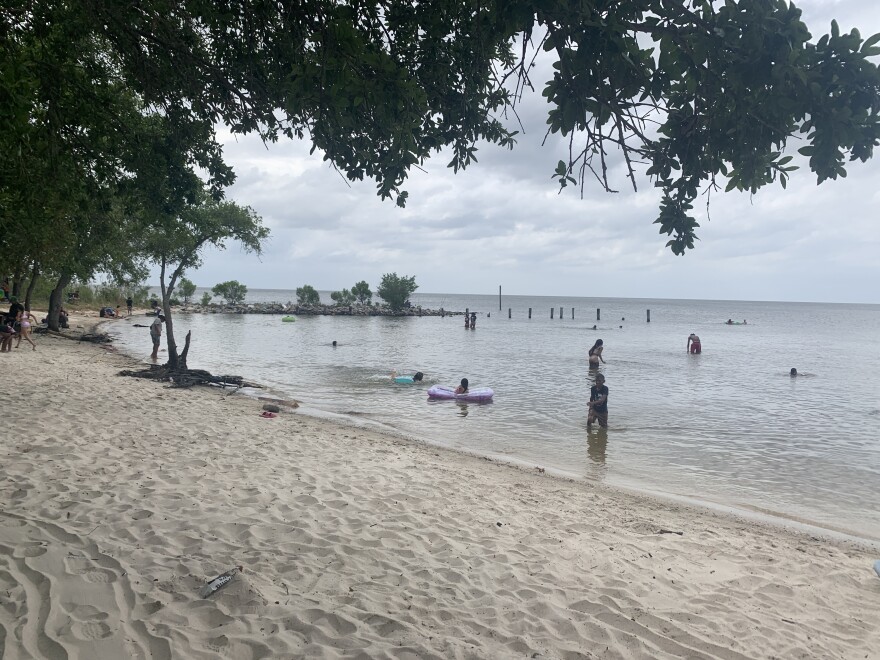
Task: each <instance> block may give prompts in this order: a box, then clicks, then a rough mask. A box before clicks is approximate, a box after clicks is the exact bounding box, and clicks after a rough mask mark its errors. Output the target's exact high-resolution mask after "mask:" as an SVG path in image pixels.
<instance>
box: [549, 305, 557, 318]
mask: <svg viewBox="0 0 880 660" xmlns="http://www.w3.org/2000/svg"><path fill="white" fill-rule="evenodd" d="M555 311H556V309H555V308H553V307H551V308H550V318H551V319H552V318H553V312H555Z"/></svg>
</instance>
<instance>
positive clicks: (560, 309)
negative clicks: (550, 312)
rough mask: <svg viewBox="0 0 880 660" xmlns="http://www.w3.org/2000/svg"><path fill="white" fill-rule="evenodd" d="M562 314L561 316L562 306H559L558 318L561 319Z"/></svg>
mask: <svg viewBox="0 0 880 660" xmlns="http://www.w3.org/2000/svg"><path fill="white" fill-rule="evenodd" d="M562 316H563V314H562V307H560V308H559V320H560V321H561V320H562Z"/></svg>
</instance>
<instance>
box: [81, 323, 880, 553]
mask: <svg viewBox="0 0 880 660" xmlns="http://www.w3.org/2000/svg"><path fill="white" fill-rule="evenodd" d="M149 312H150V310H149V309H146V308H145V309H143V310H141V309H136V310H135V311H134V314H133V316H132V317H137V316H140V315H142V313H143V314H147V316H149V315H150V314H149ZM209 313H210V312H209ZM227 313H232V312H227ZM447 314H450V313H449V312H447ZM123 318H125V317H123ZM113 321H114V319H103V318H101V319H95V322H94V323H93V324H92V326H91V327H90V329H89V330H87V331H92V332H94V331H95V330H99V329H100V328H101V327H102V326H104V325H109V324H111V323H112V322H113ZM165 350H166V349H164V348H163V349H162V351H163V352H164V351H165ZM116 352H117V353H118V354H119V355H125V356H126V357H129V358H131V359H132V360H134V361H135V364H137V365H140V366H142V367H143V366H145V365H148V364H150V363H149V362H145V361H143V360H138V359H137V358H136V357H135V356H133V355H129V354H126V353H124V352H121V351H116ZM160 359H161V354H160ZM256 382H257V383H260V379H259V377H258V378H257V380H256ZM264 387H265V388H266V389H261V390H257V389H254V390H253V391H249V390H250V389H252V388H243V389H242V390H241V392H240V393H241V394H242V395H244V396H247V397H250V398H253V399H255V400H256V399H257V398H258V397H259V396H260V395H261V394H268V395H269V396H275V395H277V396H278V397H279V398H285V399H294V400H296V401H297V402H298V403H299V404H300V408H299V409H298V411H297V412H298V414H300V415H304V416H309V417H311V418H313V419H316V420H322V421H327V422H329V423H332V424H338V425H341V426H345V427H349V428H352V429H362V430H368V431H372V432H375V433H380V434H383V435H388V436H390V437H393V438H395V439H398V440H403V441H407V442H414V443H418V444H421V445H424V446H426V447H428V448H432V447H435V448H440V449H443V450H444V451H450V452H453V453H454V454H459V455H462V456H467V457H471V458H474V459H481V460H490V461H493V462H495V463H496V464H498V465H504V466H509V467H511V468H513V469H517V470H525V471H527V472H528V471H535V470H542V471H543V473H545V474H546V475H547V476H552V477H554V478H558V479H563V480H569V481H573V482H576V483H586V484H592V485H595V486H601V487H603V488H609V489H611V490H612V491H620V492H624V493H630V494H632V495H636V496H645V497H650V498H653V499H657V500H660V501H665V502H668V503H684V504H687V505H689V506H695V507H698V508H701V509H705V510H709V511H715V512H721V513H725V514H728V515H732V516H736V517H739V518H742V519H743V520H745V521H748V522H750V523H751V522H757V523H762V524H765V525H769V526H771V527H782V528H784V529H789V530H795V531H800V532H802V533H807V534H812V535H820V536H827V537H829V538H834V539H839V540H844V541H850V542H853V543H857V544H862V545H863V546H865V547H866V548H871V549H874V550H876V551H878V552H880V537H874V536H870V535H867V534H864V533H860V532H859V531H858V530H856V529H852V528H849V527H846V526H831V525H829V524H826V523H822V522H818V521H815V520H811V519H809V518H806V517H804V516H799V515H797V514H794V513H787V512H785V511H777V510H771V509H762V508H760V507H758V506H755V505H749V504H748V503H742V502H728V501H720V500H713V499H709V498H706V497H703V496H697V495H689V494H683V493H676V492H670V491H664V490H658V489H656V488H651V487H649V486H646V485H640V484H637V483H622V482H620V481H617V482H614V481H612V482H608V481H596V480H594V479H591V478H590V477H589V476H584V475H579V474H577V473H574V472H571V471H567V470H565V469H563V468H557V467H552V466H539V465H536V464H535V463H534V462H530V461H526V460H525V459H517V458H515V457H511V456H507V455H503V454H497V453H491V452H480V451H478V450H470V449H464V448H457V447H450V446H448V445H446V444H443V443H442V442H434V441H432V440H431V439H430V438H429V437H422V436H418V435H414V434H412V433H409V432H407V431H405V430H402V429H399V428H396V427H394V426H390V425H388V424H385V423H383V422H381V421H376V420H373V419H370V418H365V417H361V416H358V415H355V414H347V413H337V412H332V411H327V410H324V409H321V408H318V407H315V406H314V405H312V404H310V403H309V402H303V401H302V400H300V399H299V398H298V397H299V396H300V395H299V394H297V393H296V392H294V391H292V390H284V389H278V388H272V387H268V386H264Z"/></svg>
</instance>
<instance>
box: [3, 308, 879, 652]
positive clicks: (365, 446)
mask: <svg viewBox="0 0 880 660" xmlns="http://www.w3.org/2000/svg"><path fill="white" fill-rule="evenodd" d="M72 325H75V324H73V323H72ZM37 341H38V349H37V351H36V352H31V351H27V352H24V351H22V350H19V351H18V352H17V353H15V352H14V353H12V354H10V355H8V356H7V357H5V358H3V359H5V360H6V365H7V368H8V369H10V370H14V371H15V373H23V372H26V373H28V377H27V378H24V379H20V381H18V380H17V383H16V385H15V387H14V388H11V390H10V392H9V404H8V405H9V409H10V410H14V411H15V414H14V415H12V416H11V418H10V424H9V427H8V430H7V434H6V438H5V440H4V442H3V449H4V454H5V456H4V460H3V461H2V463H0V490H2V494H3V498H4V501H5V502H7V506H5V507H4V510H3V512H2V513H0V532H2V533H0V538H2V542H0V566H2V568H3V570H4V575H5V577H4V591H3V598H4V600H3V604H4V607H3V608H0V649H2V650H4V651H8V655H9V657H11V658H14V657H44V656H46V655H53V654H57V655H62V654H63V653H67V654H69V655H72V656H79V657H90V658H96V659H98V660H100V659H102V658H107V659H108V660H109V659H110V658H120V657H150V656H151V655H152V656H153V657H174V658H190V657H192V658H195V657H204V656H205V655H206V654H208V655H211V654H223V655H229V656H232V657H292V656H297V657H300V656H308V657H340V656H356V655H369V656H370V657H377V656H381V657H427V658H433V657H436V658H447V657H532V656H533V655H534V654H539V655H540V656H541V657H546V658H562V657H590V656H591V655H592V656H603V657H612V658H617V657H639V658H641V657H645V658H647V657H652V658H677V657H682V656H690V657H708V658H752V657H770V656H776V657H802V656H803V657H828V658H851V657H870V656H871V655H872V654H876V653H877V651H878V649H880V624H878V623H877V621H876V618H875V617H872V616H870V612H872V611H873V608H871V607H870V606H869V605H868V604H869V603H875V602H877V599H878V597H880V596H878V594H880V582H878V578H877V576H876V575H875V574H874V572H873V570H872V568H871V565H872V564H873V561H874V559H876V556H875V553H874V552H873V550H871V549H870V548H868V547H865V545H864V544H860V543H854V542H850V541H845V540H839V539H831V538H818V537H815V536H812V535H810V534H809V533H805V532H798V531H795V530H792V529H790V528H788V527H781V526H778V525H765V524H761V523H756V522H754V521H747V520H743V519H742V518H741V517H738V516H735V515H728V514H724V513H721V512H716V511H712V510H708V509H705V508H703V507H699V506H693V505H689V504H681V503H670V502H668V501H665V500H662V501H661V500H660V499H658V498H653V497H650V496H647V495H638V494H632V493H628V492H626V491H621V490H619V489H617V488H616V487H612V486H608V485H605V484H593V483H590V482H586V481H573V480H567V479H564V478H557V477H548V476H547V475H545V474H537V473H536V472H535V471H534V470H526V469H516V468H512V467H511V466H510V465H503V464H501V463H500V462H497V461H488V460H485V459H480V458H476V457H473V456H469V455H465V454H463V453H460V452H457V451H455V450H452V449H445V448H442V447H436V446H432V445H429V444H423V443H419V442H410V441H405V440H399V439H396V438H394V437H391V436H389V435H387V434H384V433H377V432H375V431H374V430H371V429H361V428H353V427H350V426H347V425H340V424H338V423H334V422H331V421H328V420H322V419H317V418H313V417H309V416H305V415H301V414H299V413H298V412H292V413H282V414H281V415H279V416H278V417H277V418H273V419H262V418H261V417H260V416H259V412H260V405H259V402H258V401H257V400H254V399H250V398H248V397H243V396H241V395H240V394H238V395H236V394H230V393H229V392H228V391H227V392H224V391H223V390H218V391H204V390H203V389H192V390H186V389H183V390H177V389H176V390H168V389H167V388H166V387H165V386H163V385H162V384H160V383H155V382H151V381H146V380H141V379H134V378H124V377H120V376H117V375H116V374H117V373H118V372H119V370H120V369H122V368H124V367H126V366H131V364H133V363H139V362H137V361H136V360H134V359H133V358H130V357H128V356H125V355H124V354H120V353H118V352H116V351H112V350H109V351H108V350H106V349H104V348H102V347H101V346H95V345H89V344H84V343H80V342H71V341H64V340H59V339H56V338H51V337H49V336H46V335H43V336H40V337H38V338H37ZM678 532H681V534H680V535H679V534H678ZM235 565H242V566H244V572H243V573H242V574H240V575H238V576H237V577H236V578H235V579H234V580H233V581H232V582H231V583H230V584H229V585H228V586H226V587H224V588H223V589H222V590H221V591H219V592H218V593H217V594H216V595H214V596H211V597H210V598H207V599H203V598H200V597H199V595H198V589H199V587H201V586H202V585H203V584H204V582H205V580H206V579H209V578H210V577H213V576H214V575H217V574H219V573H222V572H223V571H225V570H228V569H229V568H230V567H231V566H235Z"/></svg>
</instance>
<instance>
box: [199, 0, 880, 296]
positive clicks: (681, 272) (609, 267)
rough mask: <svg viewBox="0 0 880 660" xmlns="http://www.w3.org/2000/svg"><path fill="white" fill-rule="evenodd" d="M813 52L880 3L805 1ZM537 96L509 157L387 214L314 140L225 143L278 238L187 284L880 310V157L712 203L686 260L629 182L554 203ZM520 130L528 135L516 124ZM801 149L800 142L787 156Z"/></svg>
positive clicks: (415, 182) (423, 188)
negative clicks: (382, 285)
mask: <svg viewBox="0 0 880 660" xmlns="http://www.w3.org/2000/svg"><path fill="white" fill-rule="evenodd" d="M796 4H797V5H798V6H799V7H800V8H801V9H802V10H803V12H804V19H805V22H806V23H807V26H808V27H809V28H810V31H811V32H812V34H813V37H814V40H816V39H818V37H819V36H820V35H822V34H825V33H827V32H829V31H830V22H831V19H832V18H836V19H837V21H838V23H839V24H840V27H841V30H842V31H844V32H846V31H849V30H850V29H851V28H852V27H856V28H858V29H859V31H860V32H861V34H862V37H863V38H867V37H868V36H870V35H872V34H874V33H877V32H880V2H878V0H802V1H801V2H799V3H796ZM534 82H535V85H536V89H537V92H536V93H534V94H533V95H532V96H531V98H530V99H528V101H527V102H526V105H524V106H523V107H522V108H521V109H520V113H521V115H522V116H523V117H524V119H525V130H526V133H525V135H520V136H519V141H518V144H517V146H516V147H515V148H514V150H513V151H508V150H506V149H502V148H500V147H495V146H491V145H484V146H482V147H481V148H480V150H479V152H478V154H477V157H478V158H479V161H480V162H479V163H477V164H475V165H473V166H471V167H470V168H468V170H466V171H465V172H464V173H461V172H459V174H457V175H453V174H452V171H451V170H448V169H447V168H446V163H447V162H448V161H449V160H450V159H449V157H448V155H446V154H441V155H439V156H438V157H436V158H433V159H431V160H430V161H429V162H428V163H427V164H426V167H425V169H426V172H420V171H414V172H413V173H412V175H411V177H410V179H409V181H408V182H407V183H406V184H405V185H404V189H406V190H408V191H409V200H408V202H407V206H406V208H405V209H399V208H397V207H396V206H395V205H394V204H393V202H388V201H386V202H382V201H380V200H379V198H378V197H377V196H376V195H375V184H374V183H373V182H372V181H365V182H360V183H351V184H349V183H348V182H347V181H346V180H345V179H344V177H343V176H341V175H340V174H339V173H337V172H335V171H334V170H333V169H332V168H331V167H329V165H328V164H326V163H324V162H322V160H321V158H320V155H318V154H316V155H314V156H309V155H308V151H309V148H310V144H309V143H307V142H291V141H285V142H280V143H278V144H274V145H271V146H270V147H269V148H268V149H267V148H266V147H264V146H263V144H262V143H261V142H260V141H259V139H257V138H250V137H249V138H244V139H242V138H238V139H237V140H236V139H232V138H230V137H229V136H228V135H226V136H225V137H226V138H227V139H226V140H225V143H226V147H225V155H226V160H227V162H228V163H229V164H230V165H232V166H233V167H234V169H235V171H236V173H237V175H238V180H237V182H236V184H235V185H234V186H233V187H232V188H231V189H229V191H228V193H227V196H228V198H230V199H233V200H235V201H237V202H239V203H241V204H246V205H249V206H251V207H253V208H254V209H255V210H256V211H257V213H258V214H260V215H261V216H262V218H263V220H264V222H265V224H266V225H267V226H268V227H270V229H271V231H272V237H271V239H270V240H269V242H268V244H267V245H266V249H265V252H264V254H263V256H262V257H260V258H257V257H255V256H253V255H247V254H244V253H242V252H241V251H240V250H239V248H238V247H237V246H235V245H231V246H230V247H229V248H228V249H227V250H226V251H225V252H210V253H208V254H206V258H205V264H204V266H203V267H202V268H201V269H199V270H198V271H196V272H191V273H189V274H188V276H189V277H190V279H192V280H193V281H194V282H196V284H198V285H199V286H213V285H214V284H216V283H217V282H221V281H225V280H230V279H237V280H239V281H240V282H242V283H244V284H246V285H247V286H248V287H249V288H273V289H294V288H296V287H298V286H302V285H303V284H311V285H312V286H314V287H315V288H317V289H320V290H337V289H341V288H343V287H345V288H350V287H351V286H352V285H353V284H354V283H355V282H357V281H360V280H366V281H367V282H368V283H369V284H370V285H371V287H372V288H373V289H374V290H375V288H376V286H377V284H378V282H379V280H380V278H381V276H382V274H383V273H388V272H396V273H398V274H399V275H414V276H415V277H416V282H417V284H418V285H419V291H420V292H424V293H490V294H491V293H496V292H497V291H498V286H499V285H501V286H502V287H503V290H504V292H505V293H507V294H527V295H565V296H609V297H632V298H704V299H738V300H793V301H830V302H867V303H880V287H878V283H880V265H878V264H880V260H878V254H880V223H878V222H877V216H878V214H880V191H878V183H880V154H878V155H877V157H875V159H874V161H873V162H870V163H868V164H860V163H853V164H849V165H848V166H847V170H848V177H847V178H846V179H845V180H838V181H829V182H826V183H824V184H822V185H821V186H817V185H816V180H815V176H814V175H812V173H810V172H809V170H808V169H804V168H802V169H801V170H799V171H797V172H794V173H793V178H792V180H791V181H790V182H789V186H788V190H782V189H781V187H779V185H778V184H776V185H773V186H769V187H767V188H765V189H763V190H761V191H759V193H758V194H757V195H756V196H754V197H750V196H749V195H748V194H742V193H737V192H733V193H727V194H715V195H713V197H712V202H711V208H710V211H711V221H706V220H705V206H704V203H703V202H698V204H699V208H697V215H698V219H699V221H700V223H701V224H702V227H701V228H700V229H699V230H698V236H699V237H700V239H701V240H700V241H699V242H698V243H697V247H696V249H695V250H692V251H690V252H689V253H688V254H686V255H685V256H684V257H676V256H675V255H673V254H672V253H671V252H670V251H669V250H668V249H666V248H665V247H664V244H665V243H666V240H668V239H667V237H666V236H661V235H659V234H658V233H657V228H656V226H655V225H653V224H652V222H653V220H654V219H655V218H656V216H657V212H658V195H657V193H656V192H655V191H654V189H653V187H652V185H651V182H650V181H648V180H647V179H642V180H641V181H639V192H638V193H634V192H633V191H632V188H631V187H629V188H627V185H626V181H625V180H624V179H622V178H621V177H620V176H618V178H617V180H616V181H615V183H616V184H617V188H618V189H619V190H620V192H619V193H617V194H609V193H605V192H603V191H602V190H601V189H600V188H599V186H598V184H596V183H594V182H593V183H588V186H587V188H586V189H585V191H584V197H583V199H581V197H580V193H579V191H575V190H571V191H570V192H569V191H565V192H563V193H562V194H557V193H558V186H557V184H556V183H554V181H552V180H551V178H550V176H551V174H552V172H553V170H554V168H555V163H556V162H557V161H558V160H559V159H560V158H563V157H564V156H565V147H564V146H563V145H562V143H561V142H559V141H548V143H547V144H545V145H544V146H543V147H542V146H541V142H542V140H543V137H544V132H545V128H544V121H545V116H546V111H547V109H548V106H547V105H546V104H545V103H544V101H543V99H542V97H541V96H540V91H541V88H542V83H543V82H544V79H542V78H540V77H539V79H537V80H535V81H534ZM514 128H516V127H514ZM799 146H801V145H800V144H798V143H797V141H792V142H791V143H790V146H789V152H790V153H792V154H795V152H796V150H797V148H798V147H799Z"/></svg>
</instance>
